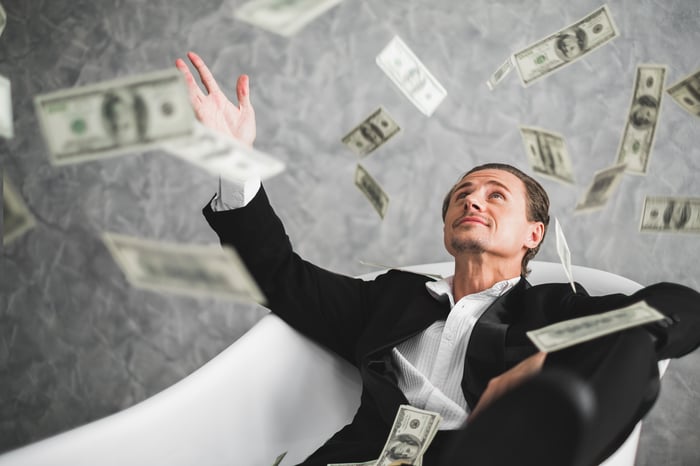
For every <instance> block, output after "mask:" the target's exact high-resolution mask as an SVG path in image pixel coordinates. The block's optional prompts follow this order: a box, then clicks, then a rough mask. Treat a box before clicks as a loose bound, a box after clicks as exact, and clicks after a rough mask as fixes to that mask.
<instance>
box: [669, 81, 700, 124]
mask: <svg viewBox="0 0 700 466" xmlns="http://www.w3.org/2000/svg"><path fill="white" fill-rule="evenodd" d="M666 92H668V93H669V95H670V96H671V97H673V100H675V101H676V103H677V104H678V105H680V106H681V108H683V109H684V110H685V111H687V112H688V113H690V114H691V115H694V116H696V117H698V118H700V70H698V71H696V72H695V73H693V74H691V75H690V76H686V77H685V78H683V79H681V80H680V81H678V82H677V83H676V84H674V85H672V86H671V87H669V88H668V89H666Z"/></svg>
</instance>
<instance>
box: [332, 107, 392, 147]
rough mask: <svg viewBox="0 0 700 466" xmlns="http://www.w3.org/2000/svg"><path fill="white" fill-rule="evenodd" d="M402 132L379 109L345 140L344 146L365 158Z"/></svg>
mask: <svg viewBox="0 0 700 466" xmlns="http://www.w3.org/2000/svg"><path fill="white" fill-rule="evenodd" d="M400 130H401V128H399V125H397V124H396V122H395V121H394V119H393V118H391V115H389V113H388V112H387V111H386V110H384V109H383V108H381V107H379V108H378V109H377V110H375V111H374V113H372V114H371V115H370V116H368V117H367V118H365V120H364V121H363V122H362V123H360V124H359V125H358V126H356V127H355V128H354V129H353V130H352V131H350V132H349V133H348V134H347V135H346V136H345V137H344V138H343V144H345V145H346V146H348V147H349V148H350V150H352V151H353V152H355V153H356V154H357V155H359V156H365V155H367V154H369V153H370V152H372V151H373V150H375V149H376V148H378V147H379V146H381V145H382V144H384V143H385V142H387V141H388V140H389V139H390V138H391V137H392V136H393V135H395V134H396V133H398V132H399V131H400Z"/></svg>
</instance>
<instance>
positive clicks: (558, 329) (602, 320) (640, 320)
mask: <svg viewBox="0 0 700 466" xmlns="http://www.w3.org/2000/svg"><path fill="white" fill-rule="evenodd" d="M665 317H666V316H664V315H663V314H661V313H660V312H659V311H657V310H656V309H654V308H653V307H651V306H649V305H648V304H647V303H646V302H644V301H640V302H638V303H634V304H632V305H631V306H627V307H623V308H621V309H616V310H614V311H609V312H603V313H601V314H594V315H591V316H586V317H579V318H576V319H571V320H565V321H562V322H557V323H556V324H552V325H548V326H546V327H542V328H540V329H537V330H532V331H530V332H527V333H526V335H527V336H528V338H530V340H531V341H532V342H533V343H534V344H535V346H536V347H537V348H538V349H539V350H540V351H545V352H552V351H558V350H560V349H564V348H568V347H569V346H574V345H577V344H579V343H583V342H586V341H589V340H593V339H595V338H598V337H602V336H604V335H609V334H611V333H614V332H618V331H620V330H624V329H627V328H631V327H636V326H638V325H644V324H647V323H649V322H654V321H657V320H661V319H664V318H665Z"/></svg>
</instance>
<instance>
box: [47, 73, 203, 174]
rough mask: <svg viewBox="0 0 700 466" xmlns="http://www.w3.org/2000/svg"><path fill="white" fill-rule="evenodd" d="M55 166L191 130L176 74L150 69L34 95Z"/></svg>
mask: <svg viewBox="0 0 700 466" xmlns="http://www.w3.org/2000/svg"><path fill="white" fill-rule="evenodd" d="M34 104H35V106H36V113H37V116H38V118H39V123H40V125H41V131H42V133H43V135H44V139H45V140H46V145H47V147H48V149H49V152H50V155H51V161H52V163H53V164H55V165H62V164H70V163H80V162H85V161H88V160H95V159H102V158H104V157H109V156H113V155H118V154H123V153H125V152H134V151H142V150H145V149H149V148H152V147H154V146H156V145H159V144H162V143H164V142H167V141H172V140H174V139H177V138H184V137H189V136H191V135H192V132H193V129H194V122H195V118H194V112H193V111H192V106H191V105H190V101H189V97H188V94H187V88H186V87H185V82H184V78H183V76H182V73H180V71H178V70H177V69H175V68H173V69H168V70H164V71H159V72H155V73H149V74H144V75H139V76H131V77H127V78H122V79H117V80H112V81H106V82H102V83H98V84H94V85H89V86H84V87H79V88H75V89H66V90H61V91H56V92H52V93H49V94H43V95H38V96H36V97H35V98H34Z"/></svg>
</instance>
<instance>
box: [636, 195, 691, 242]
mask: <svg viewBox="0 0 700 466" xmlns="http://www.w3.org/2000/svg"><path fill="white" fill-rule="evenodd" d="M639 229H640V230H641V231H651V232H664V233H695V234H699V233H700V198H692V197H650V196H647V197H646V198H645V199H644V210H643V212H642V220H641V224H640V226H639Z"/></svg>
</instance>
